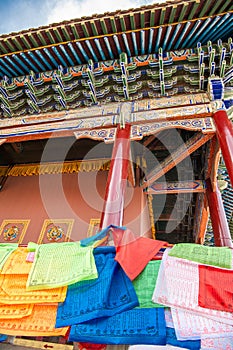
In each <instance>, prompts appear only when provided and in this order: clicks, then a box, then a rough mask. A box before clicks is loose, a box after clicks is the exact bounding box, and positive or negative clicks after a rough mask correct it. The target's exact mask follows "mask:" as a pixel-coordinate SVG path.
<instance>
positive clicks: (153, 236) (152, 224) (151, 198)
mask: <svg viewBox="0 0 233 350" xmlns="http://www.w3.org/2000/svg"><path fill="white" fill-rule="evenodd" d="M147 201H148V209H149V215H150V226H151V233H152V238H153V239H156V230H155V219H154V212H153V206H152V201H153V196H152V194H148V196H147Z"/></svg>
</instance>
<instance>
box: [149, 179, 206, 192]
mask: <svg viewBox="0 0 233 350" xmlns="http://www.w3.org/2000/svg"><path fill="white" fill-rule="evenodd" d="M199 192H205V183H204V182H203V181H202V180H193V181H173V182H155V183H154V184H152V185H150V186H149V187H148V188H147V189H146V193H148V194H173V193H199Z"/></svg>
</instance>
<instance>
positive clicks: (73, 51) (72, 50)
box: [68, 43, 82, 64]
mask: <svg viewBox="0 0 233 350" xmlns="http://www.w3.org/2000/svg"><path fill="white" fill-rule="evenodd" d="M68 47H69V48H70V50H71V52H72V54H73V55H74V58H75V59H76V61H77V63H78V64H82V62H81V60H80V58H79V56H78V54H77V53H76V51H75V49H74V47H73V44H72V43H69V44H68Z"/></svg>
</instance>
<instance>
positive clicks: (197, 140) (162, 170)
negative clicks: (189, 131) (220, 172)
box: [142, 133, 214, 188]
mask: <svg viewBox="0 0 233 350" xmlns="http://www.w3.org/2000/svg"><path fill="white" fill-rule="evenodd" d="M213 135H214V134H206V135H203V134H202V133H196V134H195V135H194V136H193V137H191V138H190V139H189V140H188V141H186V143H184V144H183V145H181V146H180V147H178V148H177V150H176V151H174V152H172V153H171V154H170V155H169V156H168V157H167V158H165V159H164V160H163V161H162V162H161V163H160V164H159V166H157V167H155V168H154V169H153V170H151V171H150V172H149V174H147V176H146V179H144V183H143V184H142V187H143V188H146V187H148V186H150V185H151V184H153V182H155V181H156V180H157V179H159V178H160V177H161V176H163V175H164V174H166V173H167V172H168V171H169V170H171V169H172V168H174V167H175V166H176V165H177V164H179V163H180V162H181V161H182V160H184V159H185V158H187V157H188V156H189V155H190V154H192V153H193V152H195V151H196V150H197V149H198V148H200V147H201V146H202V145H203V144H204V143H206V142H207V141H209V140H210V139H211V138H212V137H213Z"/></svg>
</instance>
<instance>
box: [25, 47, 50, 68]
mask: <svg viewBox="0 0 233 350" xmlns="http://www.w3.org/2000/svg"><path fill="white" fill-rule="evenodd" d="M28 54H29V56H30V57H31V58H32V59H33V60H34V61H35V62H36V64H37V65H38V66H39V67H40V69H42V70H44V71H46V68H45V67H44V66H43V64H42V63H41V62H39V60H38V59H37V58H36V57H35V56H34V54H33V53H32V52H31V51H29V52H28Z"/></svg>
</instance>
